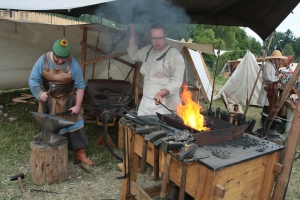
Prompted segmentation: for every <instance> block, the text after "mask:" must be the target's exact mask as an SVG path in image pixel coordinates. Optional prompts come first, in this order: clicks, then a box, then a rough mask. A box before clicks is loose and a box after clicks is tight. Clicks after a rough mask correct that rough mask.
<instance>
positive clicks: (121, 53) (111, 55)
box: [80, 51, 127, 66]
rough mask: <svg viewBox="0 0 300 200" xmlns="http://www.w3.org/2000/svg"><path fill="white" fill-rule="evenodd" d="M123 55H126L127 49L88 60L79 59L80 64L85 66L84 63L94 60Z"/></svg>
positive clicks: (98, 60)
mask: <svg viewBox="0 0 300 200" xmlns="http://www.w3.org/2000/svg"><path fill="white" fill-rule="evenodd" d="M124 55H127V51H121V52H117V53H113V54H110V55H105V56H100V57H98V58H93V59H90V60H85V61H81V63H80V64H81V65H84V66H85V65H88V64H91V63H94V62H100V61H104V60H109V59H112V58H115V57H120V56H124Z"/></svg>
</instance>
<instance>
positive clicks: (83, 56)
mask: <svg viewBox="0 0 300 200" xmlns="http://www.w3.org/2000/svg"><path fill="white" fill-rule="evenodd" d="M86 44H87V27H86V26H85V27H84V28H83V34H82V43H81V45H82V46H81V62H80V64H81V69H82V73H83V78H85V64H82V63H83V62H85V61H86Z"/></svg>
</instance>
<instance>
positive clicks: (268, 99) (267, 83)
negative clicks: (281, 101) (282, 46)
mask: <svg viewBox="0 0 300 200" xmlns="http://www.w3.org/2000/svg"><path fill="white" fill-rule="evenodd" d="M269 58H270V60H269V61H267V62H266V63H265V64H264V66H263V69H262V76H263V85H262V87H261V89H260V93H259V96H258V99H257V103H258V104H259V105H263V106H264V107H263V113H265V114H266V115H268V114H269V113H270V111H271V110H272V108H273V106H274V105H275V103H276V101H277V100H278V83H279V80H280V77H281V76H282V74H281V73H279V71H278V69H277V65H278V64H279V63H280V59H286V58H287V57H285V56H282V54H281V52H280V51H279V50H275V51H273V52H272V54H271V55H270V56H269ZM265 118H266V116H264V115H263V116H262V124H263V123H264V120H265Z"/></svg>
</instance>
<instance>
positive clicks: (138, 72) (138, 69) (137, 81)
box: [132, 62, 142, 108]
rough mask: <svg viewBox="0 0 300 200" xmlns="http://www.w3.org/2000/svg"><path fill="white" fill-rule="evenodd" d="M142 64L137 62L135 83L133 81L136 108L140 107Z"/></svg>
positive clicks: (134, 76)
mask: <svg viewBox="0 0 300 200" xmlns="http://www.w3.org/2000/svg"><path fill="white" fill-rule="evenodd" d="M141 65H142V63H141V62H136V63H135V68H134V75H133V81H132V96H133V98H134V107H135V108H137V107H138V103H139V85H140V77H141V74H140V68H141Z"/></svg>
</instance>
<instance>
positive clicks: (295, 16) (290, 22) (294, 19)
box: [245, 4, 300, 43]
mask: <svg viewBox="0 0 300 200" xmlns="http://www.w3.org/2000/svg"><path fill="white" fill-rule="evenodd" d="M299 20H300V4H298V6H297V7H296V8H295V9H294V10H293V13H290V14H289V15H288V16H287V17H286V18H285V19H284V20H283V21H282V23H281V24H280V25H279V26H278V27H277V28H276V31H278V32H283V33H284V32H286V31H287V30H288V29H290V30H291V31H292V32H293V34H294V36H296V37H300V24H299ZM245 31H246V32H247V35H248V36H251V37H254V38H255V39H256V40H257V41H259V42H260V43H262V42H263V41H262V39H261V38H260V37H259V36H258V35H257V34H256V33H254V32H253V31H252V30H251V29H249V28H245Z"/></svg>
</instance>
